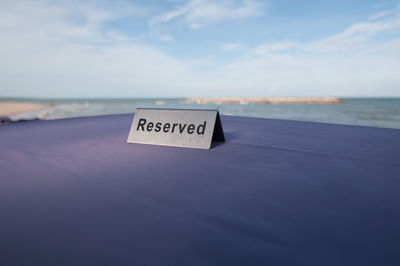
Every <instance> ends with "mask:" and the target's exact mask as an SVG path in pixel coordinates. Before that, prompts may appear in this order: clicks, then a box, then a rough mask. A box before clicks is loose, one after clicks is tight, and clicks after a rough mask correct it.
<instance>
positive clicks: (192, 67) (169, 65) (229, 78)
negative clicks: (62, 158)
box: [0, 0, 400, 128]
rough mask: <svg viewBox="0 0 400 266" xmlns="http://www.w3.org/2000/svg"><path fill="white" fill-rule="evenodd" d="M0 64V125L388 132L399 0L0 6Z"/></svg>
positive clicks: (397, 64) (395, 109)
mask: <svg viewBox="0 0 400 266" xmlns="http://www.w3.org/2000/svg"><path fill="white" fill-rule="evenodd" d="M0 58H1V60H0V117H1V118H0V120H1V121H3V122H4V121H8V122H15V121H21V120H31V119H60V118H66V117H77V116H92V115H104V114H116V113H133V112H134V111H135V108H136V107H159V108H218V109H219V110H220V112H221V113H222V114H225V115H240V116H251V117H264V118H279V119H292V120H304V121H318V122H328V123H340V124H350V125H364V126H377V127H388V128H400V98H399V97H400V1H390V0H388V1H384V0H382V1H379V0H374V1H372V0H346V1H344V0H336V1H314V0H309V1H289V0H280V1H278V0H265V1H260V0H220V1H212V0H170V1H155V0H148V1H133V0H131V1H128V0H127V1H111V0H99V1H96V0H93V1H73V0H72V1H61V0H60V1H57V0H56V1H45V0H43V1H41V0H39V1H18V0H14V1H8V0H2V1H0ZM197 97H203V98H206V99H202V100H199V98H197ZM188 98H191V99H188ZM209 98H212V99H209ZM253 99H256V100H253ZM257 99H258V100H257Z"/></svg>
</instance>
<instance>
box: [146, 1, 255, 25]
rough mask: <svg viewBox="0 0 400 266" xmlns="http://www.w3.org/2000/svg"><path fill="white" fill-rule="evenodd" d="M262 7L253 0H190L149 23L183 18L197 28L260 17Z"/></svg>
mask: <svg viewBox="0 0 400 266" xmlns="http://www.w3.org/2000/svg"><path fill="white" fill-rule="evenodd" d="M261 7H262V5H261V3H259V2H255V1H252V0H243V1H239V2H238V1H235V0H221V1H212V0H189V1H187V2H186V4H184V5H183V6H181V7H179V8H177V9H175V10H172V11H169V12H167V13H165V14H162V15H160V16H158V17H155V18H153V19H151V20H150V21H149V23H150V25H154V24H159V23H166V22H170V21H172V20H174V19H178V18H182V19H183V20H184V21H185V22H186V23H187V24H188V25H189V27H190V28H192V29H196V28H199V27H201V26H204V25H207V24H210V23H216V22H219V21H223V20H236V19H243V18H252V17H259V16H261V15H262V8H261Z"/></svg>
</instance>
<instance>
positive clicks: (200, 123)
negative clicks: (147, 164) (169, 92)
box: [128, 108, 225, 149]
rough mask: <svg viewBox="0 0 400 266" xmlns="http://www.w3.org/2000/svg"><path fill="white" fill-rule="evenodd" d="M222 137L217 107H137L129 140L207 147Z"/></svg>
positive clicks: (131, 141) (188, 146) (155, 143)
mask: <svg viewBox="0 0 400 266" xmlns="http://www.w3.org/2000/svg"><path fill="white" fill-rule="evenodd" d="M213 140H215V141H225V137H224V132H223V130H222V124H221V119H220V117H219V112H218V111H217V110H192V109H149V108H137V109H136V113H135V117H134V119H133V122H132V126H131V130H130V132H129V136H128V142H129V143H142V144H154V145H165V146H177V147H185V148H198V149H209V148H210V147H211V142H212V141H213Z"/></svg>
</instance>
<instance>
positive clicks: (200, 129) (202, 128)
mask: <svg viewBox="0 0 400 266" xmlns="http://www.w3.org/2000/svg"><path fill="white" fill-rule="evenodd" d="M206 124H207V121H204V124H202V125H199V126H198V127H197V134H199V135H204V132H205V131H206Z"/></svg>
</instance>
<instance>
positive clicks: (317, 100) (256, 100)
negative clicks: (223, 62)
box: [185, 97, 344, 104]
mask: <svg viewBox="0 0 400 266" xmlns="http://www.w3.org/2000/svg"><path fill="white" fill-rule="evenodd" d="M185 101H186V102H188V103H197V104H209V103H214V104H222V103H225V104H248V103H259V104H341V103H344V101H343V100H341V99H339V98H334V97H329V98H297V97H279V98H278V97H277V98H274V97H273V98H269V97H268V98H254V97H253V98H231V97H229V98H228V97H226V98H187V99H186V100H185Z"/></svg>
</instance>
